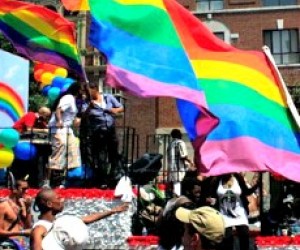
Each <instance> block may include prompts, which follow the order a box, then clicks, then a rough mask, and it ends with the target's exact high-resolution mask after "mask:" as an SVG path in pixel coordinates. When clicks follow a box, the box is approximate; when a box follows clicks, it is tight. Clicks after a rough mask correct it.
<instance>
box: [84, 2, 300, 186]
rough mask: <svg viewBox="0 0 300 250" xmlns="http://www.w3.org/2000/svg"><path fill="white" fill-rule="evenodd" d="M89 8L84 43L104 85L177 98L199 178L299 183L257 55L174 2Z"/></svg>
mask: <svg viewBox="0 0 300 250" xmlns="http://www.w3.org/2000/svg"><path fill="white" fill-rule="evenodd" d="M90 9H91V13H92V17H93V21H92V27H91V35H90V41H91V43H92V44H93V45H94V46H95V47H97V48H98V49H99V50H100V51H101V52H103V53H104V54H105V55H106V56H107V58H108V62H109V65H108V70H107V73H108V74H109V76H110V77H111V84H112V85H113V86H117V87H122V88H125V89H127V90H129V91H131V92H133V93H135V94H138V95H140V96H172V97H176V98H178V99H179V100H178V108H179V112H180V115H181V118H182V121H183V124H184V125H185V127H186V129H187V131H188V133H189V136H190V138H191V141H192V143H193V146H194V149H195V155H196V160H197V165H198V166H199V167H200V169H201V171H202V172H204V173H206V174H208V175H220V174H224V173H230V172H240V171H272V172H277V173H279V174H281V175H283V176H285V177H287V178H288V179H292V180H295V181H300V171H299V169H300V166H299V163H300V148H299V130H298V127H297V126H296V123H295V121H294V119H293V117H292V115H291V113H290V110H289V109H288V107H287V102H286V96H285V94H284V92H283V91H282V86H281V84H280V81H279V77H278V75H277V73H276V71H275V68H274V66H272V64H271V63H270V62H269V60H268V58H267V57H266V55H265V54H264V53H263V52H257V51H242V50H238V49H236V48H234V47H232V46H230V45H228V44H226V43H224V42H223V41H221V40H219V39H218V38H217V37H215V36H214V35H213V34H212V33H211V32H210V31H209V30H208V28H207V27H206V26H205V25H204V24H203V23H201V21H200V20H198V19H197V18H196V17H194V16H193V15H192V14H191V13H190V12H189V11H187V10H186V9H185V8H183V7H182V6H180V5H179V4H178V3H177V2H176V1H173V0H157V1H151V0H102V1H98V0H90ZM199 110H200V113H199ZM212 114H213V115H212ZM214 127H215V128H214ZM213 128H214V129H213Z"/></svg>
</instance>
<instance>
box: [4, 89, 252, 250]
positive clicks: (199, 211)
mask: <svg viewBox="0 0 300 250" xmlns="http://www.w3.org/2000/svg"><path fill="white" fill-rule="evenodd" d="M123 111H124V108H123V106H122V104H121V103H120V102H119V101H118V100H117V99H116V98H115V97H114V96H113V95H109V94H103V92H102V89H101V88H99V86H98V85H97V84H93V83H91V84H89V85H88V86H86V87H85V88H82V86H81V85H80V84H78V83H75V84H73V85H71V87H70V88H69V89H68V90H67V91H66V92H64V93H63V94H62V95H61V96H59V98H58V99H57V100H56V101H55V102H54V104H53V105H52V106H51V109H48V108H46V107H41V108H40V109H39V110H38V112H37V113H34V112H29V113H28V114H26V115H25V116H24V117H22V118H21V119H20V120H19V121H18V122H16V124H15V125H14V128H15V129H17V130H18V131H19V132H20V133H21V135H26V134H28V133H46V134H48V135H49V136H50V142H51V154H50V157H49V161H48V162H47V173H46V175H45V178H44V182H43V184H42V185H41V186H43V189H42V190H41V191H40V192H39V193H38V195H37V196H36V199H35V206H36V207H37V208H38V210H39V211H40V217H39V221H37V222H35V223H34V224H33V223H32V216H31V214H30V207H31V199H29V198H28V197H26V189H27V188H28V183H27V181H26V180H19V181H17V182H16V184H15V185H14V186H13V187H12V190H11V195H10V197H9V198H7V199H5V200H3V201H2V202H1V203H0V206H2V209H1V212H0V213H2V220H3V223H2V224H1V225H2V226H1V228H0V238H2V239H3V240H2V243H1V244H4V245H5V244H8V245H9V244H11V245H15V244H19V243H17V241H15V239H18V237H22V236H30V242H31V243H30V244H31V249H34V250H37V249H44V250H45V249H54V248H51V247H50V248H49V247H48V246H49V244H50V243H47V244H48V246H46V243H43V242H44V239H46V238H47V236H46V235H48V232H50V231H51V229H52V228H53V226H55V225H56V224H58V225H59V224H60V223H63V224H64V222H60V220H58V219H56V216H57V214H59V213H60V212H61V211H62V209H63V200H62V199H61V198H60V197H59V196H58V195H57V194H56V193H55V191H54V190H53V189H51V188H50V186H52V187H57V186H60V187H63V186H64V184H65V183H64V180H65V176H66V173H67V171H69V170H70V169H72V168H76V167H80V166H82V164H86V165H88V166H90V167H91V168H92V169H93V172H94V174H93V178H92V185H93V186H96V187H100V188H105V187H107V186H109V185H111V186H110V187H115V185H116V184H117V180H118V179H120V177H121V176H122V175H124V173H123V172H122V162H121V156H120V155H119V152H118V140H117V136H116V127H115V126H116V125H115V116H116V115H117V114H119V113H122V112H123ZM76 131H79V132H80V133H79V139H80V140H79V141H80V143H78V140H77V139H76V137H75V134H76ZM170 136H171V141H170V143H169V146H168V149H167V160H168V163H167V169H162V172H161V173H160V177H157V180H158V182H164V183H165V182H166V183H167V199H166V200H165V201H166V203H164V204H163V206H162V209H161V210H160V212H159V213H158V216H157V220H155V221H154V223H155V227H156V228H157V231H156V233H157V234H158V235H159V238H160V246H159V249H161V250H163V249H166V250H168V249H182V248H184V249H194V250H198V249H217V250H218V249H227V250H231V249H232V250H233V249H234V235H236V236H237V237H238V238H239V244H240V249H242V250H248V249H249V245H250V244H249V226H248V225H249V218H250V216H249V213H250V212H253V211H249V209H250V210H251V209H252V210H253V208H251V205H253V203H251V204H250V206H249V202H250V201H251V198H252V200H253V199H254V197H255V195H257V193H256V190H257V188H258V179H257V178H256V181H255V183H251V185H250V184H249V183H247V182H246V181H245V178H244V176H242V175H241V174H227V175H222V176H218V177H209V178H208V177H204V176H201V175H198V173H197V170H196V169H195V167H194V164H193V161H192V160H191V159H190V158H189V155H188V151H187V148H186V145H185V143H184V141H183V140H182V134H181V131H180V130H178V129H173V130H172V131H171V133H170ZM108 162H109V164H107V163H108ZM13 169H17V168H13ZM16 171H18V170H16ZM57 172H59V173H60V175H61V176H62V177H63V178H61V179H60V181H58V182H56V183H55V184H53V183H50V180H51V176H52V175H53V173H57ZM256 198H257V197H256ZM254 200H255V201H256V202H257V201H258V199H254ZM127 207H128V205H122V206H118V207H116V208H114V209H112V210H111V211H108V212H100V213H96V214H92V215H89V216H86V217H83V218H80V220H79V221H78V219H74V218H70V219H68V218H66V219H62V221H69V220H70V221H74V223H77V224H78V227H81V228H84V224H88V223H92V222H94V221H96V220H100V219H102V218H104V217H106V216H109V215H111V214H113V213H118V212H122V211H125V210H126V209H127ZM256 209H258V206H256ZM256 212H257V211H256ZM65 224H68V223H65ZM11 237H13V239H14V240H13V241H11V240H9V241H7V240H6V239H10V238H11ZM15 237H17V238H15ZM49 237H50V236H49ZM78 244H79V243H78ZM50 246H51V244H50ZM62 249H64V248H62Z"/></svg>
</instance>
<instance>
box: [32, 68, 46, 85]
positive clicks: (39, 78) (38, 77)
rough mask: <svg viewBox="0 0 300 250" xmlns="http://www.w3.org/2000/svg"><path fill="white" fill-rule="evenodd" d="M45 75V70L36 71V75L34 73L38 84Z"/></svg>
mask: <svg viewBox="0 0 300 250" xmlns="http://www.w3.org/2000/svg"><path fill="white" fill-rule="evenodd" d="M43 73H44V70H43V69H38V70H37V71H34V73H33V76H34V79H35V80H36V81H37V82H40V81H41V77H42V74H43Z"/></svg>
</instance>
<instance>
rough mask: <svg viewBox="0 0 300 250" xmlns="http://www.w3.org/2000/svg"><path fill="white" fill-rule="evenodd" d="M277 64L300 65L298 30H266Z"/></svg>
mask: <svg viewBox="0 0 300 250" xmlns="http://www.w3.org/2000/svg"><path fill="white" fill-rule="evenodd" d="M263 35H264V42H265V45H267V46H268V47H269V48H270V50H271V52H272V54H273V57H274V59H275V62H276V63H277V64H295V63H300V49H299V32H298V30H297V29H285V30H266V31H264V33H263Z"/></svg>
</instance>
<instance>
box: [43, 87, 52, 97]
mask: <svg viewBox="0 0 300 250" xmlns="http://www.w3.org/2000/svg"><path fill="white" fill-rule="evenodd" d="M50 89H51V86H50V85H47V86H45V87H44V88H43V89H42V95H43V96H47V95H48V92H49V90H50Z"/></svg>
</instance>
